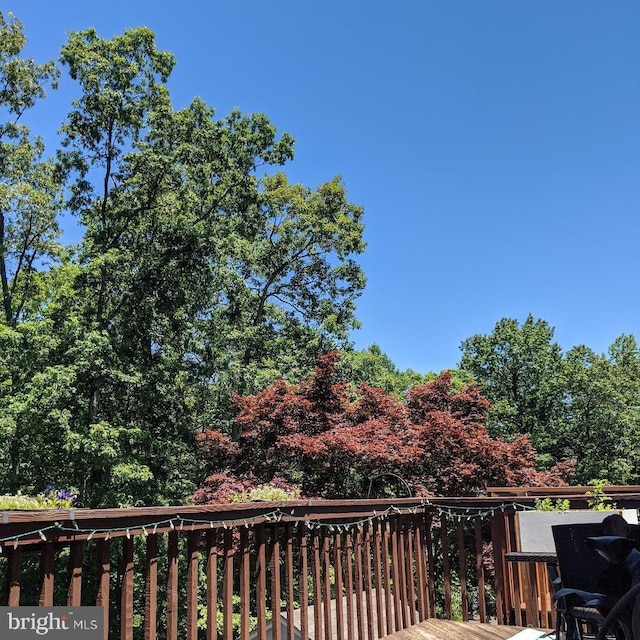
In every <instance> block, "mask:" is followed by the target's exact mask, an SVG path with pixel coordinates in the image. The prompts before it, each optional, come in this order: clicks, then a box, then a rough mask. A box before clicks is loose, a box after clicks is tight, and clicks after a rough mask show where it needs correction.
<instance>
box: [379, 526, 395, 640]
mask: <svg viewBox="0 0 640 640" xmlns="http://www.w3.org/2000/svg"><path fill="white" fill-rule="evenodd" d="M382 526H383V527H384V529H383V531H382V545H381V550H382V577H383V580H384V613H385V622H386V629H387V635H389V634H390V633H393V611H394V609H393V604H392V603H393V592H392V585H391V569H390V567H391V565H392V558H391V554H390V552H389V545H390V544H391V541H390V535H391V534H390V531H389V528H390V526H391V525H390V523H389V522H388V521H386V522H384V523H382Z"/></svg>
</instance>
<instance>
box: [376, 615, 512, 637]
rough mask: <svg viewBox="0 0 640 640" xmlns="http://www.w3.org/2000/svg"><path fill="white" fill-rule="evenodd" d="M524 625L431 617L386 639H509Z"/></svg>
mask: <svg viewBox="0 0 640 640" xmlns="http://www.w3.org/2000/svg"><path fill="white" fill-rule="evenodd" d="M522 629H523V627H508V626H505V625H497V624H480V623H479V622H453V621H451V620H436V619H430V620H425V621H424V622H420V623H418V624H416V625H414V626H412V627H409V628H408V629H403V630H402V631H397V632H396V633H394V634H392V635H390V636H387V637H386V638H385V640H507V638H510V637H511V636H515V635H516V633H518V631H522Z"/></svg>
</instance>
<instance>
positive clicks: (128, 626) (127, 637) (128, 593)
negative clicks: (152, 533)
mask: <svg viewBox="0 0 640 640" xmlns="http://www.w3.org/2000/svg"><path fill="white" fill-rule="evenodd" d="M120 638H121V640H133V538H132V537H131V536H130V537H128V538H123V539H122V589H121V591H120Z"/></svg>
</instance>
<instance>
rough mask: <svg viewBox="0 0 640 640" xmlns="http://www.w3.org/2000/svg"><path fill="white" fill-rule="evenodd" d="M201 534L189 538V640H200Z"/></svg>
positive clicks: (189, 535) (195, 532)
mask: <svg viewBox="0 0 640 640" xmlns="http://www.w3.org/2000/svg"><path fill="white" fill-rule="evenodd" d="M199 541H200V532H199V531H191V532H190V533H189V534H188V536H187V640H198V565H199V560H200V552H199V551H198V543H199Z"/></svg>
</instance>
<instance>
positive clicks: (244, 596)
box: [239, 527, 251, 640]
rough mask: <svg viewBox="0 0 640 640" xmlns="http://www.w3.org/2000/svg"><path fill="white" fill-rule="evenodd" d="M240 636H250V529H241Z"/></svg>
mask: <svg viewBox="0 0 640 640" xmlns="http://www.w3.org/2000/svg"><path fill="white" fill-rule="evenodd" d="M239 554H240V638H242V640H246V639H247V638H248V637H249V623H250V619H249V618H250V614H251V566H250V564H249V559H250V555H249V554H250V548H249V530H248V529H247V528H246V527H242V528H241V529H240V550H239Z"/></svg>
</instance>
